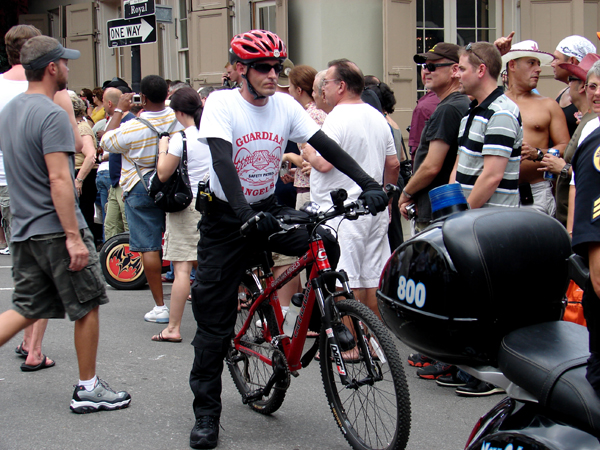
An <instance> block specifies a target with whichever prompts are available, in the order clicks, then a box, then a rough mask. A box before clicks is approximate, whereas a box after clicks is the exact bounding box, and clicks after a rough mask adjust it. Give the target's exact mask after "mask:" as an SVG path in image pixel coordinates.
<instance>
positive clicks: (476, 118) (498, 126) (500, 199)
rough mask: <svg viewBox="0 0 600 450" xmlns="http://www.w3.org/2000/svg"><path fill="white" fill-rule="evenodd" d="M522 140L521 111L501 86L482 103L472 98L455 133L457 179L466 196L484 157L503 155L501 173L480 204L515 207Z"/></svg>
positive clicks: (517, 204) (517, 197)
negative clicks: (487, 195)
mask: <svg viewBox="0 0 600 450" xmlns="http://www.w3.org/2000/svg"><path fill="white" fill-rule="evenodd" d="M522 143H523V127H522V125H521V113H520V112H519V108H518V106H517V105H516V104H515V102H513V101H512V100H511V99H509V98H508V97H507V96H506V95H504V93H503V90H502V88H500V87H499V88H497V89H496V90H494V91H493V92H492V93H491V94H490V95H489V96H488V97H487V98H486V99H485V100H484V101H483V102H482V103H481V105H478V104H477V101H476V100H475V101H473V102H472V103H471V106H470V108H469V112H468V113H467V115H466V116H465V117H463V119H462V121H461V123H460V129H459V132H458V167H457V170H456V181H457V182H458V183H460V184H461V186H462V188H463V192H464V194H465V197H467V198H468V197H469V194H470V193H471V190H472V189H473V185H474V184H475V182H476V181H477V178H478V177H479V175H481V173H482V172H483V159H484V158H483V157H484V156H485V155H495V156H503V157H505V158H508V164H507V165H506V169H505V171H504V176H503V177H502V181H500V184H499V185H498V187H497V188H496V191H495V192H494V193H493V194H492V196H491V197H490V199H489V200H488V201H487V202H486V203H485V204H484V205H483V206H484V207H486V206H508V207H518V206H519V167H520V164H521V145H522Z"/></svg>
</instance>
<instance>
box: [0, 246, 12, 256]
mask: <svg viewBox="0 0 600 450" xmlns="http://www.w3.org/2000/svg"><path fill="white" fill-rule="evenodd" d="M0 255H10V248H8V247H6V248H3V249H2V250H0Z"/></svg>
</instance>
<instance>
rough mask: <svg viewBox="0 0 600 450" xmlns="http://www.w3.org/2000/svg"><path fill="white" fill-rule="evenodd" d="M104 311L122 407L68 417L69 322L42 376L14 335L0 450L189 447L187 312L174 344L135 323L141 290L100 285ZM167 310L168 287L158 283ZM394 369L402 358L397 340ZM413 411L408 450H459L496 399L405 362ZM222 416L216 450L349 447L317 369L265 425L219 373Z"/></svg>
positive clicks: (0, 276) (102, 368)
mask: <svg viewBox="0 0 600 450" xmlns="http://www.w3.org/2000/svg"><path fill="white" fill-rule="evenodd" d="M107 289H108V296H109V298H110V303H109V304H108V305H105V306H102V307H101V308H100V320H101V325H100V327H101V329H100V347H99V351H98V366H97V373H98V375H99V376H100V377H101V378H102V379H104V380H106V381H107V382H108V383H109V384H110V386H111V387H112V388H114V389H115V390H127V391H129V393H130V394H131V396H132V403H131V406H130V407H129V408H128V409H125V410H120V411H111V412H105V411H103V412H99V413H95V414H87V415H78V414H73V413H71V411H70V410H69V402H70V399H71V395H72V393H73V385H74V384H76V383H77V379H78V374H77V360H76V357H75V349H74V346H73V324H72V323H71V322H70V321H69V320H68V319H65V320H52V321H50V323H49V325H48V329H47V331H46V336H45V339H44V344H43V351H44V353H46V354H47V355H48V356H49V357H51V358H52V359H54V360H55V361H56V366H55V367H53V368H49V369H46V370H42V371H38V372H33V373H24V372H21V370H20V368H19V366H20V364H21V363H22V362H23V360H22V359H21V358H19V357H18V356H17V355H16V354H15V352H14V349H15V347H16V346H17V345H18V344H19V343H20V342H21V340H20V338H21V336H22V333H20V334H18V335H17V336H16V337H15V338H13V339H12V340H11V341H9V343H8V344H6V345H5V346H4V347H2V348H0V449H1V450H13V449H19V450H20V449H86V450H87V449H90V450H92V449H156V450H162V449H164V450H167V449H168V450H174V449H187V448H189V433H190V430H191V428H192V426H193V424H194V415H193V412H192V394H191V391H190V389H189V385H188V375H189V370H190V367H191V364H192V359H193V349H192V346H191V345H190V342H191V339H192V337H193V334H194V330H195V323H194V318H193V315H192V311H191V307H190V305H189V304H188V305H187V307H186V311H185V314H184V318H183V325H182V336H183V338H184V339H183V343H179V344H173V343H157V342H152V341H151V340H150V338H151V336H152V335H153V334H157V333H158V332H159V331H161V330H162V328H163V325H159V324H153V323H147V322H144V320H143V315H144V314H145V313H146V312H148V311H149V310H150V309H151V308H152V306H153V301H152V298H151V295H150V291H149V290H148V289H147V288H146V289H145V290H140V291H117V290H114V289H113V288H111V287H108V288H107ZM164 289H165V294H166V299H167V303H168V298H169V293H170V290H171V285H170V284H165V285H164ZM11 295H12V279H11V258H10V256H0V312H2V311H5V310H7V309H8V308H9V307H10V304H11ZM396 343H397V346H398V349H399V351H400V354H401V357H402V359H403V361H406V357H407V356H408V354H409V353H410V350H409V349H408V348H407V347H405V346H404V345H402V344H401V343H399V342H397V341H396ZM405 370H406V373H407V378H408V381H409V390H410V396H411V403H412V427H411V437H410V441H409V444H408V448H409V449H410V450H425V449H431V448H444V449H463V448H464V445H465V442H466V439H467V437H468V436H469V433H470V432H471V429H472V427H473V425H474V424H475V422H476V421H477V419H478V418H479V417H480V416H481V415H482V414H484V413H485V412H486V411H488V410H489V409H491V408H492V406H493V405H495V404H496V403H497V402H498V401H500V400H501V398H502V396H501V395H495V396H492V397H485V398H461V397H458V396H456V395H455V393H454V390H453V389H451V388H442V387H439V386H437V385H436V384H435V382H432V381H426V380H421V379H419V378H417V377H416V375H415V369H414V368H412V367H409V366H408V364H405ZM222 398H223V413H222V417H221V425H222V429H221V431H220V438H219V447H218V448H219V449H221V450H234V449H245V450H248V449H261V450H309V449H331V450H342V449H348V448H350V447H349V445H348V444H347V443H346V441H345V439H344V438H343V436H342V434H341V432H340V431H339V429H338V428H337V426H336V425H335V422H334V420H333V416H332V414H331V412H330V410H329V407H328V406H327V403H326V401H325V394H324V391H323V386H322V383H321V377H320V371H319V367H318V364H316V363H314V364H311V365H310V366H309V367H308V368H306V369H303V370H301V371H300V376H299V377H298V378H292V383H291V386H290V388H289V390H288V393H287V397H286V400H285V402H284V404H283V406H282V407H281V409H280V410H279V411H277V412H276V413H275V414H273V415H272V416H270V417H267V416H262V415H260V414H258V413H255V412H253V411H251V410H250V409H249V408H248V407H247V406H245V405H243V404H242V402H241V400H240V395H239V394H238V392H237V390H236V389H235V387H234V385H233V382H232V381H231V378H230V376H229V373H228V372H227V369H225V371H224V376H223V395H222Z"/></svg>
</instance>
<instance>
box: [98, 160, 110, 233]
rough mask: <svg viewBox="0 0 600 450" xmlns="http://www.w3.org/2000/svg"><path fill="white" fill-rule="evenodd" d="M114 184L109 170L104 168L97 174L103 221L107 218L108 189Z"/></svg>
mask: <svg viewBox="0 0 600 450" xmlns="http://www.w3.org/2000/svg"><path fill="white" fill-rule="evenodd" d="M111 186H112V184H111V182H110V174H109V172H108V170H103V171H102V172H98V173H97V174H96V188H97V189H98V194H100V208H102V223H103V224H104V219H106V202H107V200H108V190H109V189H110V187H111Z"/></svg>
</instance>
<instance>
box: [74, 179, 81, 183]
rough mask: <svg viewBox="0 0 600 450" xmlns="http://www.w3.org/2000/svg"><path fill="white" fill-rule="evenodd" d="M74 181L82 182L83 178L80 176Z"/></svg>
mask: <svg viewBox="0 0 600 450" xmlns="http://www.w3.org/2000/svg"><path fill="white" fill-rule="evenodd" d="M75 181H79V182H80V183H83V180H82V179H81V178H75Z"/></svg>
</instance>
